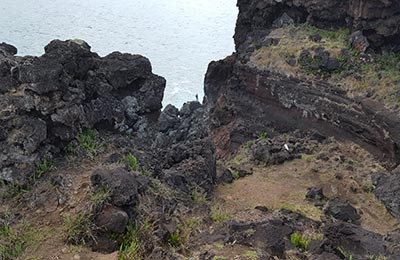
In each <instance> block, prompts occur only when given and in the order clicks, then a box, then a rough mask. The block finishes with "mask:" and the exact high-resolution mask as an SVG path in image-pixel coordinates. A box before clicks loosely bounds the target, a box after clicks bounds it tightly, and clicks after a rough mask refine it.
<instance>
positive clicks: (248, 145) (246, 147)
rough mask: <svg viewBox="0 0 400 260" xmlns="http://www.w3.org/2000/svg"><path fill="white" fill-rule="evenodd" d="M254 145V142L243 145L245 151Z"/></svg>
mask: <svg viewBox="0 0 400 260" xmlns="http://www.w3.org/2000/svg"><path fill="white" fill-rule="evenodd" d="M253 144H254V140H250V141H247V142H246V144H245V145H244V147H245V149H250V148H251V147H252V146H253Z"/></svg>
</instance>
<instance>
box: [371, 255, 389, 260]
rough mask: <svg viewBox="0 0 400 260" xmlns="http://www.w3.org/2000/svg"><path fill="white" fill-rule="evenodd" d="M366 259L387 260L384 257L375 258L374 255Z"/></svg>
mask: <svg viewBox="0 0 400 260" xmlns="http://www.w3.org/2000/svg"><path fill="white" fill-rule="evenodd" d="M368 259H370V260H387V258H386V257H384V256H375V255H370V256H368Z"/></svg>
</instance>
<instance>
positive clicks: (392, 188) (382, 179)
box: [374, 169, 400, 219]
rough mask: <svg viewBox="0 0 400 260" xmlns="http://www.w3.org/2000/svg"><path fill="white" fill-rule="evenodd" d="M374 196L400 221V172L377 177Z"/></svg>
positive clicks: (395, 171) (396, 171)
mask: <svg viewBox="0 0 400 260" xmlns="http://www.w3.org/2000/svg"><path fill="white" fill-rule="evenodd" d="M374 185H375V187H376V188H375V189H374V194H375V196H377V197H378V198H379V199H380V200H381V201H382V202H383V204H385V206H386V208H387V209H388V210H389V211H390V212H391V214H392V215H393V216H395V217H396V218H397V219H400V170H399V169H398V170H394V171H393V172H392V173H391V174H388V173H386V174H379V175H377V176H376V177H375V183H374Z"/></svg>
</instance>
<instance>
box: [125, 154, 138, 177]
mask: <svg viewBox="0 0 400 260" xmlns="http://www.w3.org/2000/svg"><path fill="white" fill-rule="evenodd" d="M123 162H124V163H126V164H128V167H129V170H130V171H132V172H133V171H137V170H138V159H137V158H136V156H135V155H133V154H132V153H129V154H127V155H125V156H124V157H123Z"/></svg>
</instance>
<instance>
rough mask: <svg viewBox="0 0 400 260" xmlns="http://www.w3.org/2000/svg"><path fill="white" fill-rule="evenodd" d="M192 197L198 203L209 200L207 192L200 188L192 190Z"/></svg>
mask: <svg viewBox="0 0 400 260" xmlns="http://www.w3.org/2000/svg"><path fill="white" fill-rule="evenodd" d="M192 199H193V201H195V202H197V203H204V202H206V201H207V193H205V192H201V191H199V190H198V188H195V189H194V190H193V191H192Z"/></svg>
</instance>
